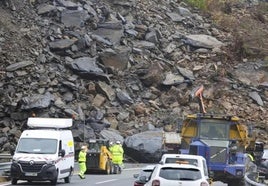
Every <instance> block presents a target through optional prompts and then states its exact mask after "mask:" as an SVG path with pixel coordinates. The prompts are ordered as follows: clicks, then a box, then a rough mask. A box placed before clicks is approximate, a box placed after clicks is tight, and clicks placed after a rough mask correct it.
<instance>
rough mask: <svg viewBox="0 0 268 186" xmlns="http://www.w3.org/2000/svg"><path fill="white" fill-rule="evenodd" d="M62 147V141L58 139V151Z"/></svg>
mask: <svg viewBox="0 0 268 186" xmlns="http://www.w3.org/2000/svg"><path fill="white" fill-rule="evenodd" d="M61 149H62V141H61V140H60V143H59V151H60V150H61Z"/></svg>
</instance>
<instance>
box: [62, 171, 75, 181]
mask: <svg viewBox="0 0 268 186" xmlns="http://www.w3.org/2000/svg"><path fill="white" fill-rule="evenodd" d="M73 172H74V171H73V168H72V167H71V168H70V173H69V176H68V177H66V178H64V182H65V183H70V182H71V177H72V176H73Z"/></svg>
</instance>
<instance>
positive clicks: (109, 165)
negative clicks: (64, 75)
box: [105, 161, 111, 174]
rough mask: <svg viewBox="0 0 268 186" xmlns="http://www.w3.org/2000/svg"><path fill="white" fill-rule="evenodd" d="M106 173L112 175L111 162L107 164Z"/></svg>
mask: <svg viewBox="0 0 268 186" xmlns="http://www.w3.org/2000/svg"><path fill="white" fill-rule="evenodd" d="M105 173H106V174H110V173H111V163H110V162H109V161H107V162H106V167H105Z"/></svg>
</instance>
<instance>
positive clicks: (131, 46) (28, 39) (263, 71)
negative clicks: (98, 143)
mask: <svg viewBox="0 0 268 186" xmlns="http://www.w3.org/2000/svg"><path fill="white" fill-rule="evenodd" d="M14 1H17V2H16V3H15V5H16V11H11V10H9V9H6V8H5V7H4V5H1V6H0V73H1V74H0V77H1V82H0V90H1V104H0V117H1V121H0V127H1V131H0V144H1V147H2V150H7V149H8V148H9V147H10V144H11V143H16V142H17V139H18V137H19V136H20V133H21V131H22V130H24V129H25V128H26V126H25V123H26V120H27V118H28V117H29V116H32V115H33V114H34V115H35V116H38V117H73V116H74V117H75V127H74V134H75V138H76V140H77V141H81V140H82V139H81V136H82V135H83V134H82V132H83V129H82V128H83V126H85V125H86V130H87V132H86V138H95V137H98V136H96V135H98V134H99V132H100V131H102V130H103V129H105V128H110V129H114V131H112V132H113V133H114V134H115V135H119V136H122V137H123V138H125V137H127V136H131V135H133V134H137V133H140V132H143V131H147V130H150V129H154V128H161V127H163V128H164V130H167V131H168V130H169V131H171V130H174V128H173V126H174V125H175V126H176V124H177V122H178V121H179V120H180V119H181V118H182V117H183V116H184V115H185V114H189V113H196V112H198V103H197V101H195V100H189V95H190V94H191V91H192V90H193V89H194V88H195V87H197V86H200V85H204V86H205V91H204V99H205V105H206V109H207V111H208V112H213V113H221V114H228V115H237V116H239V117H240V118H241V119H242V120H243V122H245V123H246V124H248V125H253V126H254V127H256V129H257V130H258V133H259V136H260V138H261V140H262V141H264V142H266V143H267V130H268V127H267V121H268V113H267V112H268V109H267V101H268V100H267V97H268V89H267V87H268V73H267V68H268V66H267V62H266V63H265V61H261V59H259V60H257V61H249V60H243V61H236V60H235V58H232V57H231V56H228V54H227V53H226V51H227V49H229V48H230V47H231V46H232V42H233V40H232V39H233V38H232V36H231V35H230V33H227V32H224V31H221V30H219V29H217V26H215V25H214V24H213V22H212V21H211V20H209V19H208V18H206V17H204V16H202V15H201V14H199V12H198V11H197V10H196V9H193V8H191V7H189V6H187V5H186V4H184V3H181V2H179V1H173V0H165V1H158V0H112V1H111V0H101V1H99V0H98V1H96V0H80V1H65V0H54V1H49V0H36V1H29V2H28V1H19V0H14Z"/></svg>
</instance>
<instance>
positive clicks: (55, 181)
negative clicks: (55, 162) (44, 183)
mask: <svg viewBox="0 0 268 186" xmlns="http://www.w3.org/2000/svg"><path fill="white" fill-rule="evenodd" d="M57 181H58V172H57V174H56V176H55V178H54V179H53V180H50V183H51V185H57Z"/></svg>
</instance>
